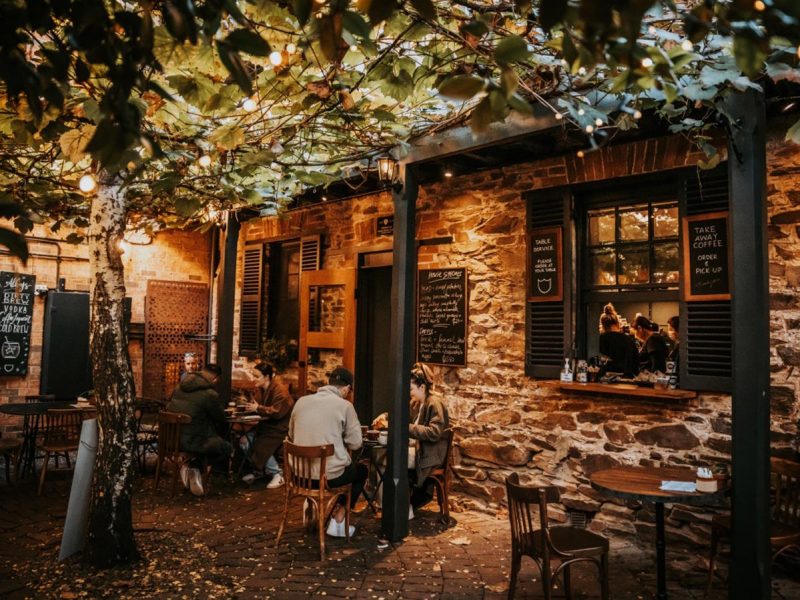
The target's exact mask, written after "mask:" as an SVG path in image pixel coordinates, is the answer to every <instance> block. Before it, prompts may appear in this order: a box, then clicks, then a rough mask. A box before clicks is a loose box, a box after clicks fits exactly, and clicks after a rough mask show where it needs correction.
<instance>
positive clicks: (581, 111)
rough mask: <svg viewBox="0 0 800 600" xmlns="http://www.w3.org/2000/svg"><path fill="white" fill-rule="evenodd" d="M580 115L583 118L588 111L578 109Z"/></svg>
mask: <svg viewBox="0 0 800 600" xmlns="http://www.w3.org/2000/svg"><path fill="white" fill-rule="evenodd" d="M578 114H579V115H581V116H583V115H585V114H586V111H585V110H583V109H582V108H579V109H578Z"/></svg>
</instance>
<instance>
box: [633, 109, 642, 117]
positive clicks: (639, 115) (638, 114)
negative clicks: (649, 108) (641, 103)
mask: <svg viewBox="0 0 800 600" xmlns="http://www.w3.org/2000/svg"><path fill="white" fill-rule="evenodd" d="M633 118H634V119H641V118H642V111H640V110H635V111H633Z"/></svg>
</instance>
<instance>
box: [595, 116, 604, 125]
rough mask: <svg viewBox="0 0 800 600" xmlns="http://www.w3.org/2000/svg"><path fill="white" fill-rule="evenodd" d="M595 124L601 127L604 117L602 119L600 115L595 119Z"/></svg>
mask: <svg viewBox="0 0 800 600" xmlns="http://www.w3.org/2000/svg"><path fill="white" fill-rule="evenodd" d="M594 124H595V125H597V126H598V127H600V126H601V125H602V124H603V119H601V118H600V117H597V118H596V119H595V120H594Z"/></svg>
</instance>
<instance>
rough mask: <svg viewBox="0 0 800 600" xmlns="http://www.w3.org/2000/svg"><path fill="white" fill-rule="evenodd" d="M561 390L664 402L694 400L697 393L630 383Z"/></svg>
mask: <svg viewBox="0 0 800 600" xmlns="http://www.w3.org/2000/svg"><path fill="white" fill-rule="evenodd" d="M558 387H559V388H561V389H562V390H565V391H569V392H584V393H590V394H606V395H609V396H629V397H630V396H633V397H637V398H658V399H663V400H693V399H694V398H697V392H693V391H691V390H656V389H653V388H648V387H639V386H636V385H633V384H630V383H559V385H558Z"/></svg>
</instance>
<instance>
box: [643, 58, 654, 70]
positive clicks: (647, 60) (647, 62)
mask: <svg viewBox="0 0 800 600" xmlns="http://www.w3.org/2000/svg"><path fill="white" fill-rule="evenodd" d="M642 66H643V67H644V68H645V69H649V68H650V67H652V66H653V59H652V58H650V57H649V56H648V57H646V58H643V59H642Z"/></svg>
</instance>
